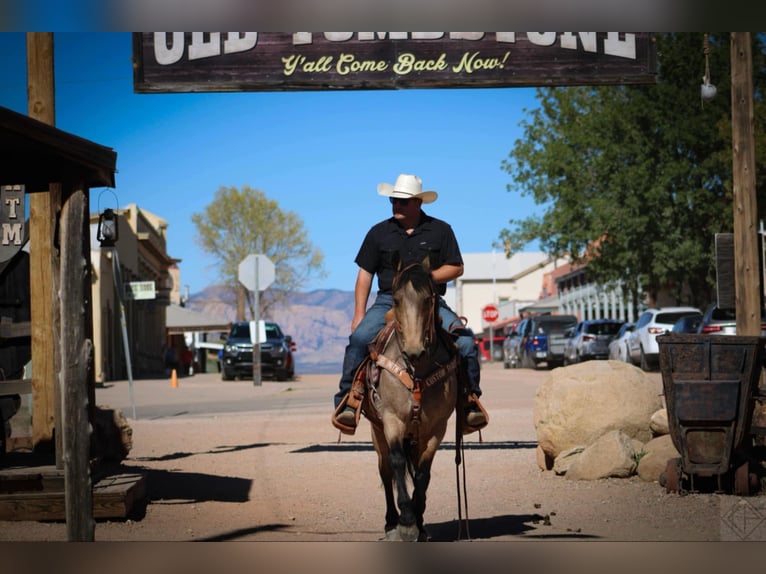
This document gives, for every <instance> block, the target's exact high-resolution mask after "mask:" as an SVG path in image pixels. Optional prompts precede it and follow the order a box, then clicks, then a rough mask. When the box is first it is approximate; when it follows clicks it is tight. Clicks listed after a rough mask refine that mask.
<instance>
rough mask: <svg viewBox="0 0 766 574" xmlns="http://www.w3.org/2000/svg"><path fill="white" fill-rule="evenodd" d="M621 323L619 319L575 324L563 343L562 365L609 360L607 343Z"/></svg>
mask: <svg viewBox="0 0 766 574" xmlns="http://www.w3.org/2000/svg"><path fill="white" fill-rule="evenodd" d="M623 323H624V321H620V320H619V319H586V320H585V321H580V322H579V323H577V325H575V326H574V327H573V328H572V329H570V330H569V331H568V336H567V338H566V342H565V343H564V364H565V365H569V364H572V363H579V362H580V361H588V360H590V359H607V358H609V343H610V342H611V341H612V339H614V338H615V337H616V336H617V333H618V332H619V331H620V327H622V324H623Z"/></svg>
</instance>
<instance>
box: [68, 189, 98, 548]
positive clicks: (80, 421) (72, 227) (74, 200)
mask: <svg viewBox="0 0 766 574" xmlns="http://www.w3.org/2000/svg"><path fill="white" fill-rule="evenodd" d="M89 221H90V218H89V216H88V196H87V191H86V189H85V188H84V187H83V186H77V187H75V188H74V190H73V191H72V193H69V194H68V195H67V199H66V201H65V202H64V205H63V209H62V211H61V226H60V238H61V324H62V326H63V328H62V330H61V355H62V369H61V395H62V409H61V410H62V420H63V426H62V431H63V432H62V433H61V434H62V435H63V458H64V463H65V464H64V501H65V504H66V506H65V510H66V529H67V538H68V540H70V541H79V542H92V541H93V540H94V531H95V522H94V520H93V492H92V488H91V476H90V436H91V432H90V421H89V410H90V409H89V408H88V407H89V404H88V401H89V399H88V372H89V370H90V365H91V361H92V355H93V343H92V341H91V339H90V338H88V332H89V328H88V325H87V320H88V319H90V317H91V314H90V313H89V312H88V310H87V307H88V306H89V305H90V298H91V295H90V272H89V267H90V253H88V252H89V251H90V245H89V242H88V241H83V237H84V236H85V237H87V235H86V233H87V232H88V224H89ZM86 249H87V252H86Z"/></svg>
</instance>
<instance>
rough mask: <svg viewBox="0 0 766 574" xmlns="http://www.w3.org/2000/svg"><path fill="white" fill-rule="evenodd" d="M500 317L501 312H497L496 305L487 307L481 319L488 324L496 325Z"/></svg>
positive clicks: (482, 312) (482, 311)
mask: <svg viewBox="0 0 766 574" xmlns="http://www.w3.org/2000/svg"><path fill="white" fill-rule="evenodd" d="M499 316H500V312H499V311H498V310H497V307H495V306H494V305H485V306H484V308H483V309H482V310H481V318H482V319H484V321H486V322H487V323H494V322H495V321H497V318H498V317H499Z"/></svg>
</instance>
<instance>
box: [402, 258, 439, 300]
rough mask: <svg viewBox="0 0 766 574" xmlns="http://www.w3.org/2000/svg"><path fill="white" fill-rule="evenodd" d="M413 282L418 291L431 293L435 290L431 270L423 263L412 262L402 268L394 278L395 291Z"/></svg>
mask: <svg viewBox="0 0 766 574" xmlns="http://www.w3.org/2000/svg"><path fill="white" fill-rule="evenodd" d="M407 283H411V284H412V287H413V289H415V291H417V292H418V293H425V294H430V293H432V292H433V290H434V284H433V280H432V278H431V272H430V271H429V270H428V269H427V268H426V267H425V266H424V265H423V264H421V263H412V264H410V265H406V266H405V267H404V268H403V269H401V270H400V271H399V272H398V273H397V275H396V277H395V278H394V286H393V288H394V291H396V290H397V289H398V288H399V287H401V286H402V285H406V284H407Z"/></svg>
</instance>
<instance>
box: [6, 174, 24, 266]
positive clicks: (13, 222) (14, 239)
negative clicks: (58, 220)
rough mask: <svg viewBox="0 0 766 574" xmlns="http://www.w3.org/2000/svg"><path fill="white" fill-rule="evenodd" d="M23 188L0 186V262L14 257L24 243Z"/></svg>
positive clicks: (20, 186)
mask: <svg viewBox="0 0 766 574" xmlns="http://www.w3.org/2000/svg"><path fill="white" fill-rule="evenodd" d="M24 209H25V203H24V186H23V185H2V186H0V262H2V261H8V260H9V259H10V258H11V257H13V256H14V255H16V253H18V252H19V250H20V249H21V248H22V247H23V246H24V243H25V242H26V227H25V225H24Z"/></svg>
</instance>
